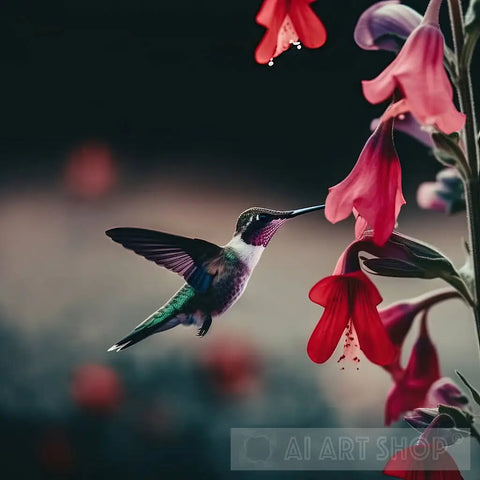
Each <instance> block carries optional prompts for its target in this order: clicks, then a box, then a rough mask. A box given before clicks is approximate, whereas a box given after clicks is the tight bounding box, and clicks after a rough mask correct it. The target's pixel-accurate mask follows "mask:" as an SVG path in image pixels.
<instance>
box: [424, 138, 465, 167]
mask: <svg viewBox="0 0 480 480" xmlns="http://www.w3.org/2000/svg"><path fill="white" fill-rule="evenodd" d="M432 140H433V144H434V145H435V148H434V149H433V154H434V155H435V158H436V159H437V160H438V161H439V162H440V163H441V164H442V165H446V166H448V167H458V169H459V170H460V171H465V172H468V170H467V168H468V163H467V160H466V158H465V154H464V153H463V151H462V149H461V148H460V147H459V145H458V141H459V135H458V133H457V132H454V133H453V134H452V135H445V134H444V133H441V132H433V133H432Z"/></svg>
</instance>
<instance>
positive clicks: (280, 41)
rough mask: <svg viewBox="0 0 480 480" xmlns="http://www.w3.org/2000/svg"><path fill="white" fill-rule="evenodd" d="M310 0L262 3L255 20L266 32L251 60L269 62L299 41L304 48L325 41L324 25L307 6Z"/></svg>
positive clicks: (314, 46)
mask: <svg viewBox="0 0 480 480" xmlns="http://www.w3.org/2000/svg"><path fill="white" fill-rule="evenodd" d="M314 1H315V0H265V1H264V2H263V5H262V6H261V8H260V10H259V12H258V14H257V17H256V21H257V23H258V24H259V25H262V26H263V27H265V28H266V29H267V32H266V33H265V35H264V37H263V38H262V40H261V41H260V43H259V45H258V47H257V49H256V50H255V60H256V61H257V62H258V63H261V64H265V63H269V62H270V61H271V60H272V59H273V58H274V57H278V55H280V54H281V53H283V52H284V51H285V50H288V49H289V48H290V46H291V45H292V44H293V43H295V44H297V42H299V41H300V42H302V43H303V44H304V45H305V46H306V47H308V48H319V47H321V46H322V45H323V44H324V43H325V41H326V40H327V33H326V31H325V27H324V26H323V24H322V22H321V21H320V19H319V18H318V17H317V16H316V15H315V13H314V11H313V10H312V9H311V7H310V4H311V3H313V2H314ZM298 45H299V44H298Z"/></svg>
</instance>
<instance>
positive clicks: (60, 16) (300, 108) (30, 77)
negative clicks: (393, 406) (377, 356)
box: [0, 0, 480, 479]
mask: <svg viewBox="0 0 480 480" xmlns="http://www.w3.org/2000/svg"><path fill="white" fill-rule="evenodd" d="M372 3H374V2H372V1H363V0H362V1H360V0H341V1H335V2H333V1H327V0H319V1H318V2H315V3H314V4H313V8H314V10H315V11H316V12H317V14H318V15H319V17H320V18H321V19H322V21H323V22H324V24H325V26H326V29H327V32H328V41H327V43H326V45H325V46H324V47H322V48H321V49H318V50H308V49H306V48H302V49H301V50H299V51H298V50H290V51H288V52H286V53H284V54H282V55H281V56H280V57H278V58H277V59H276V60H275V64H274V66H273V67H267V66H262V65H257V64H256V63H255V62H254V59H253V52H254V49H255V47H256V45H257V43H258V42H259V41H260V39H261V37H262V35H263V32H264V31H263V28H262V27H260V26H258V25H257V24H256V23H255V15H256V12H257V10H258V9H259V7H260V4H261V2H260V1H252V0H243V1H238V2H231V1H230V2H227V1H223V2H220V1H218V0H212V1H210V2H198V1H196V2H194V1H191V0H185V1H182V2H166V1H162V0H137V1H135V2H133V1H132V2H127V1H124V0H117V1H115V2H113V1H107V0H96V1H93V0H82V1H76V0H72V1H67V2H65V1H53V0H46V1H43V2H38V1H24V0H2V1H1V2H0V69H1V71H2V80H3V82H2V84H3V89H2V92H3V95H2V102H1V104H2V109H1V111H2V114H1V115H0V164H1V165H0V166H1V170H0V171H1V175H0V230H1V232H2V234H1V235H0V272H1V275H0V378H1V384H0V469H1V471H2V478H3V477H4V475H5V478H29V479H34V478H48V479H49V478H72V479H96V478H114V477H115V478H125V479H129V478H136V479H153V478H168V479H170V478H172V479H173V478H175V479H177V478H179V479H180V478H182V479H183V478H185V479H186V478H192V476H193V475H196V476H200V477H201V478H212V479H217V478H218V479H223V478H239V479H243V478H249V479H253V478H257V477H258V478H260V477H261V478H275V479H277V478H278V479H287V478H289V479H290V478H294V479H296V478H302V479H309V478H318V477H320V476H321V477H322V478H328V479H337V478H338V479H340V478H341V479H345V478H352V479H353V478H381V477H382V476H381V474H380V473H378V472H376V473H371V474H362V473H359V472H352V473H350V474H348V473H344V472H328V473H327V472H317V473H315V472H276V473H275V472H272V473H265V472H260V473H257V474H255V472H243V473H242V472H231V471H230V466H229V460H230V452H229V430H230V428H234V427H250V426H252V427H263V426H265V427H277V426H283V427H288V426H292V427H335V426H354V427H359V426H360V427H362V426H365V427H366V426H375V427H378V426H381V425H382V422H383V404H384V399H385V396H386V394H387V392H388V389H389V388H390V386H391V384H390V380H389V378H388V376H387V375H386V374H385V373H384V372H383V371H381V369H379V368H378V367H375V366H372V365H368V364H367V362H364V363H363V364H362V368H361V369H360V371H359V372H357V371H356V370H355V369H353V368H352V369H346V371H342V372H341V371H340V369H339V366H338V365H337V363H336V361H335V359H334V358H332V360H331V361H330V362H329V363H328V364H326V365H324V366H317V365H314V364H312V363H311V362H310V361H309V360H308V358H307V357H306V353H305V345H306V341H307V339H308V336H309V335H310V333H311V331H312V329H313V327H314V325H315V322H316V321H317V320H318V318H319V316H320V315H321V309H320V308H318V306H315V305H312V304H310V303H309V302H308V300H307V292H308V289H309V288H310V287H311V286H312V285H313V283H315V282H316V281H317V280H318V279H319V278H321V277H322V276H326V275H328V274H330V273H331V271H332V269H333V267H334V265H335V262H336V259H337V258H338V255H339V254H340V253H341V252H342V250H343V249H344V247H345V246H346V245H347V244H348V243H349V242H350V241H351V238H352V223H351V222H350V221H346V222H343V223H342V224H340V225H338V226H332V225H329V224H327V222H325V221H324V219H323V216H320V215H318V216H311V217H310V218H306V217H302V218H301V219H298V220H296V223H295V225H296V227H295V226H294V224H293V223H292V224H291V225H290V224H289V225H288V226H286V227H284V229H283V230H282V231H281V232H279V233H278V238H275V239H274V240H273V241H272V244H271V246H270V247H269V251H268V252H267V253H266V254H265V256H264V258H262V261H261V262H260V264H259V267H258V269H257V271H256V272H255V275H254V277H253V278H252V280H251V282H250V284H249V288H248V289H247V292H246V294H245V296H244V297H243V298H242V300H241V301H240V302H239V303H238V304H237V305H235V307H234V308H233V309H232V310H231V311H230V312H228V313H227V314H226V315H225V316H224V318H222V319H221V320H219V321H217V322H215V323H214V326H213V328H212V330H211V331H210V332H209V335H208V336H207V337H206V338H205V339H201V340H199V339H197V338H196V337H195V335H194V333H195V332H194V331H193V330H191V329H183V328H181V329H180V328H179V329H175V330H173V331H171V332H168V333H166V334H164V335H156V336H155V337H154V338H150V339H148V340H146V341H145V342H143V343H141V344H139V345H137V346H136V347H135V348H132V349H130V350H128V351H126V352H122V353H121V354H118V355H117V354H107V353H106V349H107V348H108V347H109V346H110V345H111V344H112V343H114V342H115V341H117V340H119V339H120V338H121V337H122V336H124V335H125V334H126V333H128V332H129V331H130V330H131V329H132V328H133V327H134V326H135V325H137V324H138V323H139V322H140V321H141V320H143V318H145V317H146V316H147V315H148V314H150V313H151V312H152V311H153V310H155V309H156V308H158V307H159V306H160V305H161V304H162V303H163V302H164V301H166V300H167V299H168V298H169V297H170V296H171V294H172V293H173V292H174V291H175V289H176V288H178V286H179V285H180V284H181V281H180V279H179V278H177V277H176V276H175V275H173V274H171V273H168V272H166V271H161V270H159V269H158V267H156V266H155V265H153V264H150V263H148V262H145V261H144V260H141V259H140V258H137V257H135V256H134V255H133V254H131V253H128V252H126V251H124V250H122V249H121V248H120V247H119V246H118V245H114V244H112V243H111V242H110V241H109V240H108V239H107V238H106V237H105V236H104V233H103V232H104V231H105V230H106V229H107V228H110V227H112V226H115V225H138V226H143V227H147V228H158V229H160V230H165V231H172V232H175V233H179V234H183V235H190V236H198V237H200V238H206V239H208V240H210V241H213V242H217V243H219V244H223V243H226V242H227V241H228V239H229V235H231V232H232V230H233V227H234V225H235V221H236V217H237V216H238V214H239V213H240V212H241V211H242V210H244V209H246V208H248V207H250V206H253V205H263V206H267V207H273V208H296V207H301V206H307V205H313V204H317V203H320V202H322V201H323V200H324V198H325V196H326V192H327V188H328V187H329V186H331V185H333V184H335V183H337V182H338V181H340V180H341V179H342V178H343V177H344V176H345V175H346V174H347V173H348V171H349V170H350V169H351V168H352V165H353V163H354V161H355V160H356V158H357V157H358V154H359V152H360V150H361V148H362V147H363V144H364V143H365V140H366V138H367V137H368V135H369V125H370V121H371V120H372V118H374V117H377V116H379V115H380V114H381V113H382V111H383V109H384V106H383V105H380V106H372V105H369V104H368V103H367V102H366V101H365V100H364V99H363V97H362V95H361V88H360V81H361V80H362V79H368V78H373V77H374V76H376V75H377V74H378V73H379V72H380V71H381V69H382V68H383V67H384V66H385V65H387V64H388V62H389V61H391V59H392V55H391V54H390V53H386V52H364V51H362V50H360V49H359V48H358V47H357V46H356V45H355V44H354V42H353V39H352V32H353V29H354V25H355V22H356V20H357V18H358V16H359V15H360V13H361V12H362V11H363V10H364V9H365V8H366V7H367V6H369V5H371V4H372ZM406 3H408V4H409V5H411V6H414V7H416V8H417V9H418V10H419V11H420V12H423V10H424V8H425V6H426V3H427V2H425V1H420V0H419V1H414V2H406ZM442 13H443V14H445V13H446V12H442ZM443 21H444V22H445V23H444V24H445V25H447V22H446V19H445V18H443ZM446 37H447V41H448V38H449V35H448V31H447V32H446ZM396 143H397V148H398V150H399V153H400V156H401V161H402V168H403V174H404V182H403V183H404V191H405V195H406V198H407V201H408V204H407V207H406V208H404V211H403V212H402V215H401V217H400V226H401V228H402V231H405V233H408V234H412V235H417V236H419V237H421V238H424V239H425V240H428V241H430V242H432V243H435V244H436V245H437V246H438V247H440V248H441V249H442V251H444V252H445V253H447V254H449V255H450V256H451V257H452V259H453V260H454V261H455V262H456V263H457V264H461V263H462V261H463V253H462V250H461V238H462V236H465V234H466V231H465V225H464V219H463V217H462V215H461V214H459V215H455V216H451V217H444V216H442V215H440V214H438V213H434V212H425V211H421V210H420V209H419V208H418V207H417V206H416V203H415V192H416V189H417V186H418V184H419V183H420V182H422V181H426V180H432V179H433V178H434V176H435V174H436V172H437V171H438V170H439V169H440V166H439V165H438V164H437V163H435V161H434V159H433V157H432V156H431V155H430V154H429V152H428V151H427V150H426V149H425V147H423V146H421V145H419V144H417V143H416V142H415V141H414V140H413V139H410V138H408V137H406V136H405V135H403V134H399V135H397V136H396ZM445 226H447V228H448V231H449V234H448V235H445ZM451 232H454V233H451ZM438 286H441V283H440V282H436V281H432V282H421V281H409V282H401V281H394V280H389V279H387V280H384V281H382V282H381V287H380V290H381V291H382V295H383V297H384V300H385V304H387V303H389V302H393V301H396V300H399V299H400V298H403V297H409V296H416V295H418V294H419V293H421V292H423V291H427V290H429V289H431V288H434V287H438ZM434 314H435V315H434ZM433 316H435V317H436V319H435V325H434V326H433V321H432V336H433V338H434V341H435V342H436V344H437V346H438V348H439V351H440V356H441V359H442V371H443V373H444V375H448V376H453V375H454V373H453V370H454V369H455V368H460V369H461V370H462V371H463V372H464V373H465V374H467V375H469V376H470V378H471V379H472V381H474V382H475V381H479V380H480V376H479V374H478V368H477V367H476V364H475V363H472V358H476V357H475V356H476V355H477V354H478V350H477V346H476V344H475V342H474V341H473V338H474V334H473V326H472V322H471V319H470V317H469V314H468V312H467V310H466V308H464V307H463V305H461V304H460V303H459V302H456V301H453V302H451V305H450V304H446V305H445V306H442V308H441V309H440V308H435V309H433V313H432V317H433ZM452 319H455V322H456V323H455V328H454V329H453V331H452V328H451V325H452V321H453V320H452ZM415 335H416V331H415V329H414V331H413V332H412V335H411V338H410V337H409V340H408V342H407V348H406V352H405V356H406V357H408V354H409V348H408V346H411V344H412V342H413V340H414V337H415ZM460 353H461V354H460ZM335 358H338V357H335ZM366 382H368V388H365V383H366ZM469 473H470V474H471V475H472V476H471V477H468V474H469ZM469 473H467V474H466V478H476V476H475V472H474V471H473V472H469Z"/></svg>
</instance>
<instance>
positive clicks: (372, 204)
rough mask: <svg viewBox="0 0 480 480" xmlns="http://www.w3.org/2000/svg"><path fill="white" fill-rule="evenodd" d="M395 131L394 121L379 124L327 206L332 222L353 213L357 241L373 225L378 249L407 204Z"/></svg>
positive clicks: (331, 195) (328, 216)
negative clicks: (393, 134) (395, 144)
mask: <svg viewBox="0 0 480 480" xmlns="http://www.w3.org/2000/svg"><path fill="white" fill-rule="evenodd" d="M392 129H393V119H391V118H388V119H387V120H385V121H381V122H380V123H379V125H378V126H377V128H376V129H375V131H374V132H373V134H372V135H371V136H370V138H369V139H368V140H367V143H366V144H365V146H364V148H363V150H362V152H361V153H360V156H359V158H358V161H357V163H356V164H355V166H354V167H353V170H352V171H351V172H350V174H349V175H348V176H347V177H346V178H345V179H344V180H343V181H342V182H340V183H339V184H337V185H335V186H334V187H331V188H330V189H329V193H328V196H327V199H326V202H325V216H326V217H327V219H328V220H329V221H330V222H332V223H336V222H338V221H340V220H343V219H345V218H347V217H348V216H349V215H350V213H352V212H353V213H354V215H355V217H356V219H357V225H356V229H355V235H356V238H360V237H361V235H362V234H363V232H364V231H365V229H366V228H367V226H368V225H370V227H371V228H372V229H373V241H374V243H376V244H377V245H383V244H384V243H385V242H386V241H387V240H388V238H389V237H390V235H391V233H392V231H393V228H394V227H395V222H396V220H397V217H398V215H399V213H400V209H401V207H402V205H403V204H404V203H405V199H404V198H403V193H402V186H401V183H402V179H401V176H402V173H401V167H400V161H399V159H398V156H397V152H396V151H395V146H394V144H393V137H392Z"/></svg>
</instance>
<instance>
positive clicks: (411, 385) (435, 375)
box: [385, 315, 440, 425]
mask: <svg viewBox="0 0 480 480" xmlns="http://www.w3.org/2000/svg"><path fill="white" fill-rule="evenodd" d="M439 378H440V366H439V362H438V355H437V350H436V348H435V346H434V345H433V343H432V341H431V339H430V336H429V334H428V330H427V318H426V315H423V317H422V321H421V326H420V334H419V336H418V339H417V341H416V342H415V345H414V346H413V349H412V353H411V354H410V359H409V361H408V365H407V367H406V369H405V371H404V372H403V375H402V376H401V377H400V378H398V380H397V381H396V382H395V384H394V386H393V387H392V388H391V390H390V392H389V393H388V396H387V401H386V404H385V424H386V425H390V424H391V423H392V422H395V421H396V420H398V419H399V418H400V416H401V415H402V414H403V413H405V412H408V411H411V410H414V409H415V408H419V407H425V406H427V405H426V404H425V402H426V395H427V393H428V390H429V389H430V387H431V385H432V384H433V382H435V381H436V380H438V379H439Z"/></svg>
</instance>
